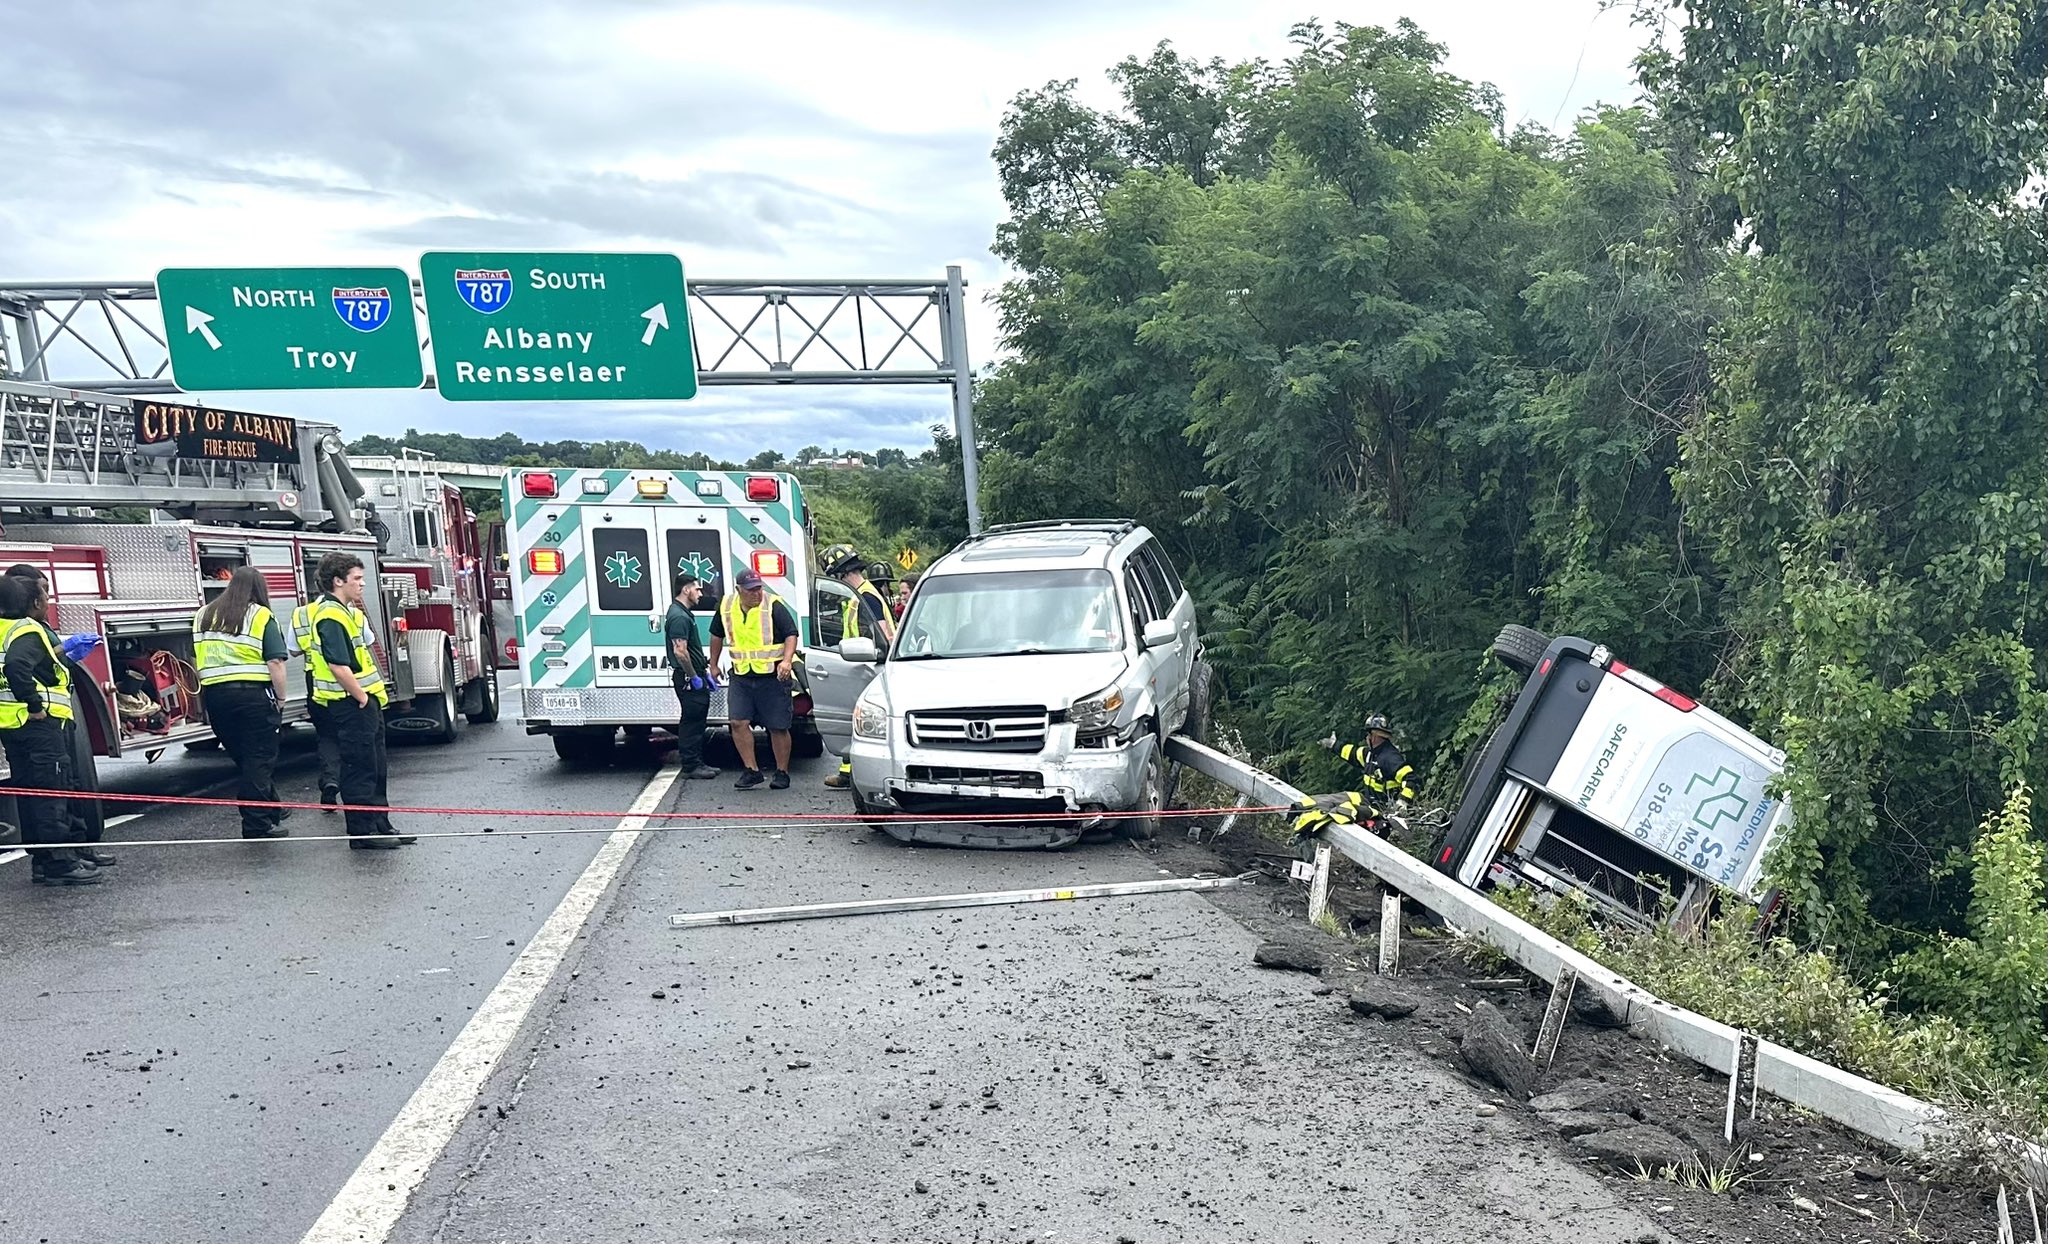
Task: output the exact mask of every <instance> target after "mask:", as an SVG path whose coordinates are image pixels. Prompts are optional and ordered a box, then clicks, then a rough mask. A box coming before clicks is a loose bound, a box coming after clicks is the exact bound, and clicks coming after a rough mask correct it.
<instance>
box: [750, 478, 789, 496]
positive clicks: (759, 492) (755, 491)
mask: <svg viewBox="0 0 2048 1244" xmlns="http://www.w3.org/2000/svg"><path fill="white" fill-rule="evenodd" d="M747 500H749V501H780V500H782V481H781V480H779V479H776V478H775V477H774V476H772V475H749V476H747Z"/></svg>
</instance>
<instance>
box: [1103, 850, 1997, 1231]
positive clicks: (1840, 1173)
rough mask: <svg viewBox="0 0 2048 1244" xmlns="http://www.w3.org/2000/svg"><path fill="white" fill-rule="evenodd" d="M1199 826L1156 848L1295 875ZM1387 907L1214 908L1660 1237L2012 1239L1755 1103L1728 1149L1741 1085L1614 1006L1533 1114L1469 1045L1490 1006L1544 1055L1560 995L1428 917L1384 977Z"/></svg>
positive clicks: (1354, 1028) (1976, 1211) (1224, 865)
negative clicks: (1432, 1063)
mask: <svg viewBox="0 0 2048 1244" xmlns="http://www.w3.org/2000/svg"><path fill="white" fill-rule="evenodd" d="M1188 828H1189V825H1187V824H1182V823H1174V822H1169V823H1168V827H1167V829H1166V831H1165V832H1164V833H1163V834H1162V835H1161V836H1160V838H1158V839H1157V840H1156V841H1154V842H1151V843H1145V844H1142V846H1143V849H1144V850H1146V851H1147V852H1148V853H1149V854H1151V855H1152V856H1154V857H1155V858H1156V859H1157V860H1158V861H1159V863H1160V865H1161V866H1162V867H1165V868H1169V869H1171V870H1173V871H1174V872H1176V873H1180V874H1183V875H1185V874H1188V873H1194V872H1204V871H1209V872H1219V873H1240V872H1245V871H1250V870H1257V871H1260V872H1262V873H1265V874H1266V875H1267V876H1269V877H1270V876H1273V875H1274V874H1276V873H1277V874H1278V877H1279V878H1285V876H1286V870H1287V865H1288V863H1289V860H1290V859H1291V856H1289V855H1288V852H1287V848H1286V845H1285V843H1283V842H1279V841H1276V840H1274V839H1271V838H1267V837H1263V836H1261V835H1260V833H1259V832H1258V827H1257V822H1256V821H1247V822H1241V823H1240V824H1239V825H1238V826H1237V827H1236V828H1235V829H1234V830H1233V831H1232V832H1230V833H1229V834H1226V835H1225V836H1224V837H1223V838H1222V839H1221V840H1217V841H1208V840H1207V839H1208V838H1209V835H1210V834H1211V833H1212V832H1213V830H1214V829H1215V825H1214V823H1213V822H1205V823H1204V824H1203V826H1202V836H1203V838H1204V839H1205V841H1204V842H1202V843H1201V844H1199V845H1197V844H1195V843H1193V842H1191V841H1190V840H1189V839H1188V837H1187V830H1188ZM1381 894H1382V891H1381V889H1380V887H1379V886H1378V884H1377V883H1376V881H1375V879H1374V878H1372V877H1371V876H1370V875H1369V874H1367V873H1366V872H1364V870H1362V869H1359V868H1357V867H1356V866H1355V865H1352V864H1351V863H1350V862H1349V861H1346V860H1344V859H1343V858H1342V857H1341V856H1340V857H1338V860H1337V863H1336V866H1335V868H1334V869H1333V876H1332V888H1331V900H1332V909H1333V912H1334V914H1335V916H1336V919H1337V925H1338V928H1339V929H1341V930H1344V932H1343V933H1341V934H1338V935H1332V934H1329V933H1325V932H1320V931H1318V930H1316V929H1314V928H1313V927H1311V926H1310V925H1309V923H1308V919H1307V916H1308V912H1307V908H1308V887H1307V886H1306V885H1305V884H1303V883H1300V882H1289V881H1285V880H1279V879H1276V880H1274V881H1272V882H1271V883H1268V884H1261V885H1259V886H1256V887H1250V888H1243V889H1228V890H1221V891H1216V892H1214V893H1213V894H1211V895H1210V898H1211V899H1212V900H1213V901H1215V902H1216V903H1217V904H1219V905H1220V906H1222V907H1223V908H1224V909H1225V910H1226V911H1228V912H1229V913H1230V914H1231V915H1232V916H1233V917H1234V918H1236V919H1237V920H1238V921H1239V922H1240V923H1242V924H1244V925H1246V926H1247V927H1249V928H1251V929H1252V930H1254V931H1255V932H1258V933H1259V934H1260V935H1261V936H1262V937H1265V938H1267V946H1266V947H1263V948H1262V954H1263V956H1264V957H1265V958H1268V959H1270V960H1272V961H1273V966H1275V970H1276V971H1288V970H1290V968H1289V966H1282V965H1285V964H1288V963H1289V961H1298V962H1295V963H1293V964H1292V967H1293V970H1297V971H1299V970H1301V969H1302V968H1311V967H1313V968H1315V970H1313V971H1304V972H1302V976H1303V980H1304V987H1305V988H1308V989H1310V990H1312V991H1313V992H1314V993H1315V994H1318V995H1322V996H1324V997H1325V998H1326V999H1327V1005H1328V1012H1329V1023H1330V1025H1331V1027H1332V1029H1333V1031H1337V1032H1348V1033H1349V1034H1350V1037H1351V1039H1353V1040H1355V1041H1357V1042H1359V1043H1360V1044H1361V1046H1365V1045H1371V1046H1386V1045H1390V1044H1397V1045H1400V1046H1405V1047H1407V1048H1410V1049H1412V1050H1414V1051H1416V1052H1418V1053H1420V1054H1422V1055H1425V1056H1427V1057H1430V1058H1432V1059H1435V1060H1438V1061H1440V1062H1442V1063H1443V1064H1444V1065H1445V1066H1446V1067H1447V1068H1449V1069H1450V1070H1452V1071H1454V1072H1456V1073H1457V1074H1458V1075H1460V1076H1461V1077H1463V1078H1464V1079H1465V1081H1466V1082H1467V1083H1468V1084H1469V1085H1470V1086H1471V1088H1472V1091H1473V1093H1474V1097H1475V1106H1477V1107H1478V1108H1480V1109H1484V1108H1485V1106H1492V1107H1494V1108H1495V1109H1497V1110H1498V1111H1499V1112H1500V1113H1501V1114H1503V1115H1512V1116H1519V1117H1520V1118H1521V1119H1522V1120H1523V1121H1524V1122H1525V1124H1526V1126H1527V1128H1528V1129H1529V1131H1530V1133H1531V1134H1532V1135H1534V1136H1539V1137H1540V1138H1542V1139H1543V1140H1544V1141H1546V1142H1547V1143H1549V1144H1551V1145H1553V1146H1554V1147H1555V1148H1556V1150H1557V1151H1558V1152H1560V1153H1563V1154H1566V1155H1569V1156H1570V1157H1571V1158H1573V1159H1574V1160H1577V1161H1580V1162H1582V1163H1583V1164H1584V1165H1585V1167H1586V1169H1587V1170H1589V1171H1590V1172H1593V1173H1595V1174H1597V1176H1598V1177H1599V1178H1600V1179H1602V1180H1603V1181H1605V1182H1606V1183H1607V1184H1609V1185H1610V1186H1611V1187H1613V1188H1614V1189H1615V1190H1616V1191H1617V1193H1618V1194H1619V1195H1621V1196H1622V1197H1624V1198H1625V1200H1626V1202H1627V1203H1628V1204H1631V1205H1633V1206H1634V1207H1635V1208H1636V1209H1637V1210H1638V1211H1639V1212H1642V1213H1644V1214H1645V1215H1646V1216H1648V1217H1649V1218H1651V1219H1652V1220H1653V1221H1655V1222H1658V1223H1659V1224H1661V1225H1662V1226H1663V1228H1664V1229H1665V1231H1666V1233H1667V1234H1666V1235H1663V1236H1656V1237H1651V1238H1655V1239H1668V1240H1679V1241H1689V1242H1690V1241H1697V1242H1699V1244H1724V1242H1725V1244H1823V1242H1834V1241H1839V1242H1841V1244H1893V1242H1898V1244H1924V1242H1951V1241H1952V1242H1955V1244H1961V1242H1963V1241H1989V1240H1993V1239H1996V1238H1997V1237H1998V1224H1997V1212H1996V1205H1995V1197H1996V1189H1992V1188H1985V1187H1982V1186H1977V1185H1974V1184H1972V1183H1969V1182H1967V1181H1966V1180H1963V1179H1960V1178H1958V1177H1956V1176H1955V1174H1954V1173H1953V1172H1948V1171H1943V1170H1941V1169H1937V1168H1935V1167H1934V1166H1932V1165H1930V1164H1927V1163H1925V1162H1920V1161H1916V1160H1914V1159H1912V1158H1910V1157H1908V1156H1905V1155H1901V1154H1899V1153H1897V1152H1895V1151H1886V1150H1885V1149H1884V1148H1883V1147H1882V1146H1879V1145H1876V1144H1875V1143H1874V1142H1870V1141H1868V1140H1865V1139H1864V1138H1863V1137H1860V1136H1858V1135H1856V1134H1854V1133H1852V1132H1849V1131H1847V1130H1846V1129H1843V1128H1840V1127H1838V1126H1836V1125H1834V1124H1832V1123H1829V1122H1827V1121H1826V1120H1823V1119H1820V1118H1818V1117H1816V1116H1813V1115H1810V1114H1808V1113H1806V1112H1804V1111H1801V1110H1799V1109H1797V1108H1796V1107H1792V1106H1789V1105H1787V1104H1785V1103H1783V1102H1780V1101H1776V1100H1774V1099H1772V1098H1770V1097H1768V1096H1763V1097H1760V1098H1759V1099H1758V1102H1757V1107H1756V1114H1755V1117H1754V1118H1751V1117H1749V1111H1748V1103H1747V1102H1746V1101H1745V1102H1743V1103H1742V1104H1741V1107H1740V1108H1739V1109H1738V1119H1737V1124H1736V1133H1737V1134H1736V1139H1735V1141H1734V1142H1733V1143H1732V1144H1731V1143H1729V1142H1727V1141H1726V1140H1724V1139H1723V1127H1724V1123H1725V1118H1726V1109H1727V1103H1728V1080H1727V1078H1726V1077H1725V1076H1722V1075H1719V1074H1717V1073H1715V1072H1712V1071H1708V1070H1706V1069H1705V1068H1702V1067H1700V1066H1698V1065H1697V1064H1695V1063H1694V1062H1693V1061H1692V1060H1691V1059H1689V1058H1686V1057H1685V1056H1683V1055H1681V1054H1677V1053H1673V1052H1670V1051H1667V1050H1665V1049H1663V1048H1661V1047H1659V1046H1658V1045H1657V1044H1656V1043H1655V1042H1653V1041H1649V1040H1645V1039H1644V1038H1643V1036H1642V1034H1641V1033H1639V1032H1632V1031H1630V1030H1628V1029H1627V1028H1625V1027H1621V1026H1619V1025H1618V1024H1617V1023H1616V1021H1615V1018H1614V1017H1613V1016H1611V1015H1605V1014H1603V1013H1602V1012H1601V1011H1600V1009H1599V1008H1598V1007H1597V1006H1594V1007H1588V1006H1585V1005H1583V1004H1581V1005H1575V1007H1574V1015H1573V1018H1572V1022H1570V1023H1569V1024H1568V1025H1567V1026H1566V1029H1565V1032H1564V1036H1563V1039H1562V1041H1561V1042H1560V1044H1559V1047H1558V1052H1557V1056H1556V1058H1555V1060H1554V1061H1553V1062H1552V1064H1551V1065H1550V1066H1549V1067H1547V1068H1543V1069H1540V1070H1536V1069H1534V1068H1533V1064H1532V1065H1531V1072H1532V1076H1531V1078H1532V1080H1533V1095H1532V1098H1531V1100H1530V1101H1523V1100H1517V1099H1516V1096H1515V1095H1514V1094H1512V1093H1510V1092H1508V1091H1506V1090H1505V1089H1503V1088H1501V1087H1500V1086H1499V1084H1498V1083H1496V1082H1490V1081H1489V1080H1486V1079H1482V1078H1481V1077H1480V1075H1479V1074H1478V1073H1476V1072H1475V1070H1474V1067H1475V1065H1479V1066H1484V1065H1485V1054H1484V1051H1485V1049H1486V1042H1485V1040H1484V1039H1483V1038H1480V1037H1475V1036H1468V1031H1469V1030H1471V1029H1472V1028H1473V1027H1474V1019H1475V1016H1480V1017H1485V1008H1487V1007H1489V1006H1490V1007H1492V1008H1494V1009H1496V1010H1497V1012H1498V1015H1499V1017H1500V1019H1501V1020H1503V1021H1505V1024H1506V1027H1507V1030H1508V1032H1509V1033H1511V1034H1512V1035H1513V1037H1514V1038H1515V1039H1516V1040H1517V1041H1518V1043H1519V1045H1520V1047H1521V1049H1523V1050H1527V1049H1529V1048H1531V1047H1533V1045H1534V1039H1535V1035H1536V1031H1537V1027H1538V1025H1539V1024H1540V1022H1541V1020H1542V1017H1543V1012H1544V1008H1545V1006H1546V1004H1547V1003H1548V1000H1549V987H1548V986H1547V985H1546V984H1545V983H1544V982H1542V981H1540V980H1537V979H1535V978H1533V977H1530V976H1529V975H1527V974H1526V973H1523V972H1521V971H1520V970H1519V969H1517V968H1516V967H1515V965H1514V964H1513V963H1511V962H1505V961H1502V960H1499V959H1497V958H1495V959H1490V957H1489V956H1488V955H1486V954H1484V953H1474V951H1475V948H1474V947H1473V946H1472V945H1471V944H1469V943H1461V942H1460V940H1459V939H1457V938H1456V937H1454V936H1453V935H1451V934H1449V933H1448V932H1447V931H1446V930H1445V929H1444V928H1443V926H1442V924H1441V922H1439V921H1436V920H1435V918H1434V917H1432V916H1430V915H1428V913H1426V912H1423V911H1421V910H1420V909H1419V908H1418V907H1417V906H1416V905H1415V904H1413V903H1407V904H1405V905H1404V908H1403V911H1404V917H1405V923H1406V925H1407V928H1406V931H1405V936H1404V937H1403V941H1402V945H1401V949H1400V966H1399V971H1398V974H1397V975H1396V976H1394V977H1392V978H1388V977H1382V976H1379V975H1378V974H1377V971H1376V968H1377V964H1378V940H1379V937H1378V930H1379V919H1380V898H1381ZM1318 965H1319V966H1318ZM1354 999H1355V1001H1354ZM1411 1008H1412V1009H1411ZM1389 1016H1398V1017H1397V1018H1389ZM1488 1018H1490V1017H1488ZM1479 1026H1480V1027H1482V1028H1483V1027H1485V1026H1486V1021H1485V1020H1482V1023H1481V1024H1480V1025H1479ZM1474 1046H1476V1047H1478V1048H1477V1049H1476V1050H1475V1049H1473V1048H1472V1047H1474ZM1481 1103H1484V1104H1483V1105H1482V1104H1481ZM1532 1103H1533V1104H1532ZM2021 1216H2022V1217H2023V1216H2024V1209H2022V1212H2021ZM2022 1230H2023V1231H2024V1230H2025V1228H2024V1227H2022Z"/></svg>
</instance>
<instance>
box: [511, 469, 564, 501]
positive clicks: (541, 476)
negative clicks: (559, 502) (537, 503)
mask: <svg viewBox="0 0 2048 1244" xmlns="http://www.w3.org/2000/svg"><path fill="white" fill-rule="evenodd" d="M519 488H520V491H522V492H524V493H525V494H526V495H527V496H529V497H552V496H554V495H555V476H554V473H553V472H552V471H528V472H527V473H526V474H524V475H521V476H520V477H519Z"/></svg>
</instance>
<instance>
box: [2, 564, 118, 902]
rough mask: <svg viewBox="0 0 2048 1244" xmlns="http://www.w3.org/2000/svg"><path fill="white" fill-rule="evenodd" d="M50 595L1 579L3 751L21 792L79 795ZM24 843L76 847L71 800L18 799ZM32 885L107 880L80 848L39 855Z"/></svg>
mask: <svg viewBox="0 0 2048 1244" xmlns="http://www.w3.org/2000/svg"><path fill="white" fill-rule="evenodd" d="M49 601H50V594H49V592H48V590H47V589H46V587H45V585H44V584H43V582H42V581H40V580H36V579H30V578H27V577H26V576H22V575H11V574H10V575H0V618H4V619H5V621H4V622H0V654H4V655H0V674H4V677H0V748H4V749H5V750H6V753H7V770H8V774H9V777H10V779H11V781H12V783H13V785H15V786H16V787H20V788H24V789H36V790H57V791H67V790H69V791H75V790H77V789H78V781H77V777H76V775H75V774H74V773H73V771H72V766H71V738H70V735H69V734H68V733H67V732H66V729H65V723H67V722H69V721H70V720H71V675H70V674H69V673H68V672H66V670H65V668H64V664H63V662H62V661H60V660H59V659H58V658H57V645H56V643H55V642H54V641H53V640H52V638H51V635H50V631H49V628H48V627H46V626H45V625H43V620H42V619H43V613H44V611H45V609H46V608H47V607H48V605H49ZM14 801H15V806H16V807H17V808H18V809H19V810H20V812H19V814H20V817H21V841H22V845H24V846H28V845H33V844H37V843H62V842H68V841H72V833H71V826H72V823H73V816H72V811H71V808H70V803H71V801H70V800H68V799H64V798H62V797H61V796H58V797H53V796H49V795H16V796H15V797H14ZM30 855H31V856H32V858H33V863H32V864H31V865H30V869H29V876H30V880H31V881H33V882H34V883H35V884H36V885H93V884H96V883H98V882H101V881H105V880H106V877H105V875H104V874H102V873H101V871H100V868H99V865H97V864H94V863H93V862H92V861H91V860H89V859H86V858H84V856H83V855H82V854H81V852H80V851H79V850H77V849H75V848H70V847H64V848H58V849H54V850H47V851H34V852H31V853H30Z"/></svg>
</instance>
